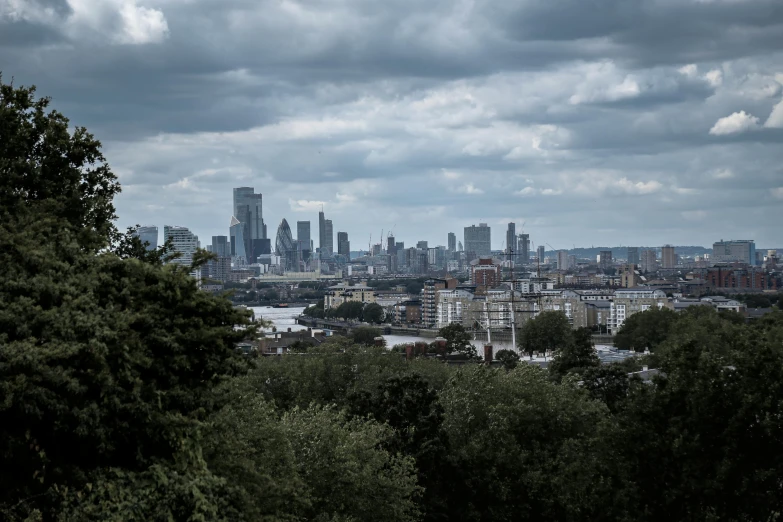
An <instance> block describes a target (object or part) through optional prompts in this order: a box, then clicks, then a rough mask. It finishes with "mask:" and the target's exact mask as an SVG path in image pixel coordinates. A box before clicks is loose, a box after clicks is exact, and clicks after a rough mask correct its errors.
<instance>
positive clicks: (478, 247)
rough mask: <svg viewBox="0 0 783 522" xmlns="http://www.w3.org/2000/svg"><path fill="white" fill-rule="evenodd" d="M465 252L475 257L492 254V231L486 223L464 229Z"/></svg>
mask: <svg viewBox="0 0 783 522" xmlns="http://www.w3.org/2000/svg"><path fill="white" fill-rule="evenodd" d="M465 251H466V252H469V253H470V252H472V253H473V255H475V256H476V257H480V256H489V255H491V254H492V230H491V228H490V227H489V226H487V224H486V223H479V226H476V225H471V226H469V227H465Z"/></svg>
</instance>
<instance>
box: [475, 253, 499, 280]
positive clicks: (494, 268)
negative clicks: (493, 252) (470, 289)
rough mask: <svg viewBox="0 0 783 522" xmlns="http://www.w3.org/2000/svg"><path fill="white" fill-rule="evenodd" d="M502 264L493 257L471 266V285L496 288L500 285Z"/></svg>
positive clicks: (481, 259) (479, 260)
mask: <svg viewBox="0 0 783 522" xmlns="http://www.w3.org/2000/svg"><path fill="white" fill-rule="evenodd" d="M500 278H501V268H500V263H498V262H496V261H495V260H494V259H492V258H491V257H482V258H479V259H477V260H475V261H472V262H471V264H470V284H472V285H476V286H484V287H487V288H495V287H496V286H498V285H499V284H500Z"/></svg>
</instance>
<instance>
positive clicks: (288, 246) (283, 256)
mask: <svg viewBox="0 0 783 522" xmlns="http://www.w3.org/2000/svg"><path fill="white" fill-rule="evenodd" d="M275 254H277V255H278V256H280V262H281V263H282V265H283V268H284V269H285V270H291V271H298V270H299V249H298V248H297V245H296V242H295V241H294V236H293V234H291V227H289V226H288V221H286V220H285V218H283V220H282V221H281V222H280V225H279V226H278V227H277V236H276V238H275Z"/></svg>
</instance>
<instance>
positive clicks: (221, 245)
mask: <svg viewBox="0 0 783 522" xmlns="http://www.w3.org/2000/svg"><path fill="white" fill-rule="evenodd" d="M212 252H214V253H215V254H217V255H218V257H227V256H230V255H231V244H230V243H229V242H228V237H227V236H212Z"/></svg>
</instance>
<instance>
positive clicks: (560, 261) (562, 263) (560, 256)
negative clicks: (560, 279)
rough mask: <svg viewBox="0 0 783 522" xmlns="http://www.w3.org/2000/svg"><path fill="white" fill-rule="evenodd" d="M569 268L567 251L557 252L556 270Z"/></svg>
mask: <svg viewBox="0 0 783 522" xmlns="http://www.w3.org/2000/svg"><path fill="white" fill-rule="evenodd" d="M569 268H571V267H570V266H569V262H568V250H558V251H557V269H558V270H568V269H569Z"/></svg>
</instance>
